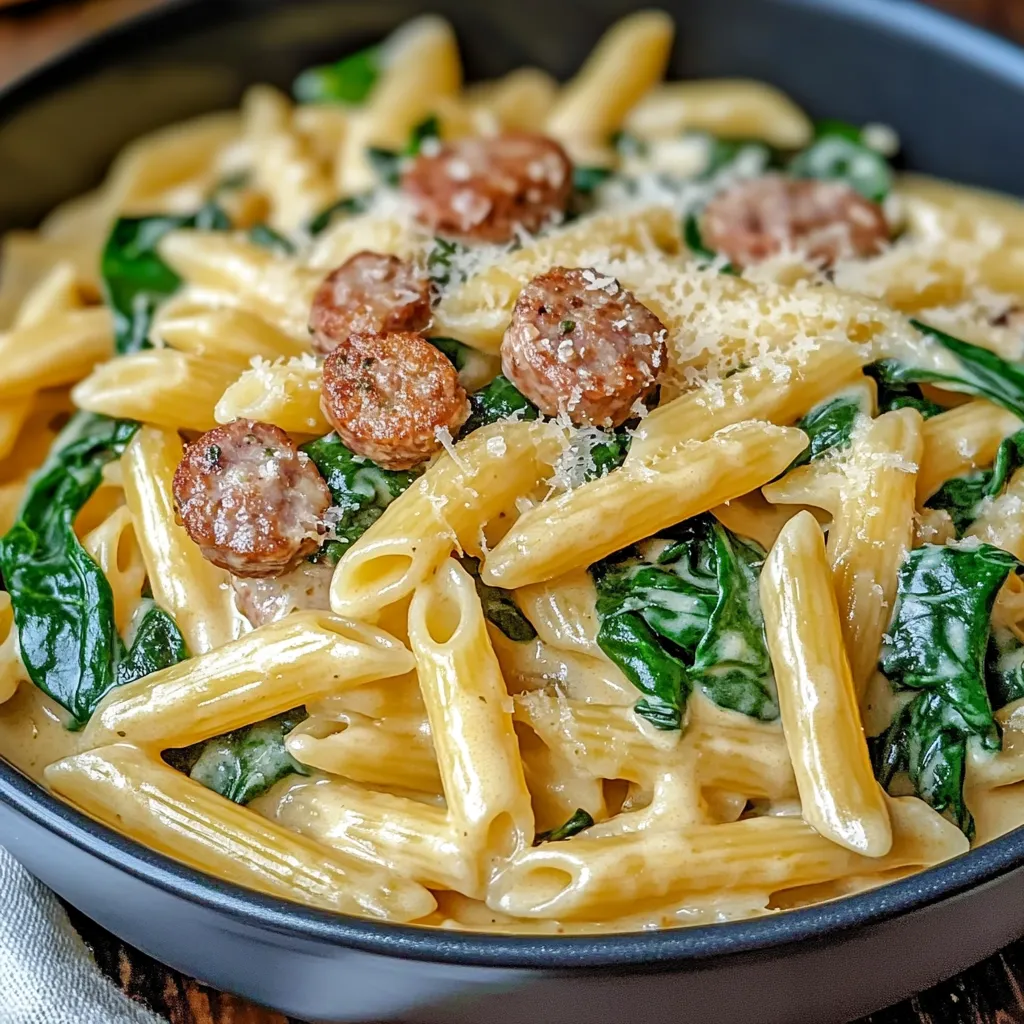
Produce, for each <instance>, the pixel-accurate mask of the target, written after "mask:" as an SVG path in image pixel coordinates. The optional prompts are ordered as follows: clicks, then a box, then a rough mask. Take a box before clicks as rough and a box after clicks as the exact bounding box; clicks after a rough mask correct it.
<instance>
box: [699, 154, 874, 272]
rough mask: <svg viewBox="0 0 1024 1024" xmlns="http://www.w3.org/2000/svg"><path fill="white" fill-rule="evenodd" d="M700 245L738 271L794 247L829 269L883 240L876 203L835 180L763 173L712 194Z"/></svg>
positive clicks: (867, 251) (868, 251) (867, 253)
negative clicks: (714, 194)
mask: <svg viewBox="0 0 1024 1024" xmlns="http://www.w3.org/2000/svg"><path fill="white" fill-rule="evenodd" d="M701 233H702V235H703V239H704V243H705V244H706V245H707V246H708V248H710V249H713V250H714V251H715V252H720V253H722V254H723V255H725V256H727V257H728V258H729V260H730V262H732V263H733V264H735V265H736V266H738V267H748V266H750V265H751V264H752V263H757V262H759V261H760V260H763V259H766V258H767V257H769V256H774V255H776V254H777V253H779V252H782V251H783V250H785V249H797V250H800V251H801V252H805V253H807V255H808V256H809V257H811V259H813V260H816V261H818V262H820V263H821V264H822V265H823V266H825V267H829V266H831V265H832V264H833V263H835V262H836V260H838V259H842V258H844V257H852V256H856V257H864V256H873V255H876V254H877V253H879V252H881V251H882V249H883V248H884V246H885V243H886V242H887V241H888V240H889V225H888V224H887V223H886V220H885V214H884V213H883V212H882V208H881V207H880V206H879V205H878V204H877V203H872V202H871V201H870V200H868V199H865V198H864V197H863V196H862V195H861V194H860V193H859V192H857V191H855V190H854V189H852V188H850V186H849V185H846V184H844V183H843V182H839V181H810V180H804V179H796V178H786V177H783V176H782V175H779V174H768V175H765V176H764V177H762V178H754V179H752V180H750V181H745V182H741V183H740V184H738V185H734V186H732V187H731V188H729V189H727V190H726V191H725V192H722V193H721V194H720V195H718V196H716V197H715V198H714V199H712V200H711V202H709V203H708V205H707V206H706V207H705V209H704V215H703V217H702V218H701Z"/></svg>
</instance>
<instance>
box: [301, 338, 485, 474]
mask: <svg viewBox="0 0 1024 1024" xmlns="http://www.w3.org/2000/svg"><path fill="white" fill-rule="evenodd" d="M320 404H321V406H322V408H323V410H324V415H325V416H326V417H327V419H328V421H329V422H330V424H331V426H332V427H334V429H335V430H336V431H337V432H338V436H339V437H340V438H341V439H342V441H344V442H345V444H347V445H348V446H349V448H351V449H352V451H354V452H356V453H357V454H359V455H365V456H366V457H367V458H368V459H372V460H373V461H374V462H375V463H377V465H378V466H383V467H384V468H385V469H411V468H412V467H413V466H416V465H418V464H419V463H421V462H423V461H425V460H426V459H429V458H430V456H431V455H433V454H434V453H435V452H436V451H438V450H439V449H440V448H441V441H440V439H439V437H438V434H439V433H441V432H443V431H445V430H447V431H448V432H449V433H450V434H451V436H452V437H454V436H455V435H456V434H457V433H458V431H459V428H460V427H461V426H462V424H463V423H465V421H466V419H467V417H468V416H469V400H468V399H467V397H466V392H465V390H464V389H463V387H462V385H461V384H460V383H459V375H458V372H457V371H456V369H455V367H454V366H453V365H452V364H451V362H449V360H448V359H447V358H446V357H445V356H444V355H443V354H442V353H441V352H440V351H439V350H438V349H436V348H435V347H434V346H433V345H431V344H430V342H428V341H427V340H426V339H425V338H423V336H422V335H419V334H413V333H409V332H397V333H392V334H377V335H352V336H351V337H350V338H348V339H347V340H346V341H345V342H343V343H342V344H340V345H339V346H338V347H337V348H336V349H335V350H334V351H333V352H332V353H331V354H330V355H329V356H328V357H327V359H326V360H325V361H324V380H323V393H322V396H321V399H320ZM442 436H443V433H442Z"/></svg>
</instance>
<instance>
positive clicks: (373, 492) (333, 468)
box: [300, 432, 422, 562]
mask: <svg viewBox="0 0 1024 1024" xmlns="http://www.w3.org/2000/svg"><path fill="white" fill-rule="evenodd" d="M300 450H301V451H303V452H305V453H306V454H307V455H308V456H309V457H310V458H311V459H312V460H313V463H314V465H315V466H316V468H317V469H319V470H320V474H321V475H322V476H323V478H324V481H325V482H326V484H327V486H328V488H329V489H330V492H331V499H332V502H333V508H334V510H335V513H336V514H337V515H338V517H339V518H338V520H337V522H336V523H335V526H334V540H331V541H328V543H327V544H326V545H324V547H323V548H322V549H321V550H322V552H323V554H324V557H328V558H330V560H331V561H333V562H336V561H337V560H338V558H340V557H341V556H342V555H343V554H344V553H345V551H346V550H347V549H348V548H349V546H350V545H352V544H354V543H355V542H356V541H357V540H358V539H359V538H360V537H361V536H362V535H363V534H364V533H365V532H366V531H367V530H368V529H369V528H370V527H371V526H372V525H373V524H374V523H375V522H376V521H377V520H378V519H380V517H381V516H382V515H383V514H384V509H386V508H387V507H388V505H390V504H391V502H393V501H394V500H395V498H397V497H398V496H399V495H400V494H402V493H403V492H404V491H406V490H407V489H408V488H409V487H410V486H411V485H412V483H413V481H414V480H415V479H416V478H417V477H418V476H419V475H420V473H421V472H422V470H390V469H381V468H380V466H378V465H377V464H376V463H374V462H371V461H370V460H369V459H367V458H364V457H363V456H362V455H356V453H355V452H353V451H352V450H351V449H350V448H348V447H346V446H345V445H344V444H343V443H342V442H341V439H340V438H339V437H338V435H337V434H335V433H333V432H332V433H330V434H327V435H325V436H324V437H321V438H318V439H317V440H315V441H308V442H307V443H306V444H304V445H302V446H301V449H300Z"/></svg>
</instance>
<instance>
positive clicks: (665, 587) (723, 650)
mask: <svg viewBox="0 0 1024 1024" xmlns="http://www.w3.org/2000/svg"><path fill="white" fill-rule="evenodd" d="M654 540H655V541H658V540H661V538H654ZM666 543H667V546H665V547H664V548H663V550H661V551H660V552H659V553H658V554H657V555H655V556H653V557H651V554H650V552H651V551H653V547H652V542H651V541H648V542H646V543H645V544H644V545H642V546H636V547H634V548H632V549H628V550H627V552H626V553H625V554H624V556H623V554H622V553H620V555H619V556H612V558H611V559H608V560H606V561H605V562H601V563H598V564H597V565H595V566H591V574H592V575H593V577H594V581H595V584H596V586H597V593H598V601H597V612H598V616H599V618H600V620H601V626H600V629H599V631H598V638H597V639H598V644H599V646H600V647H601V649H602V650H603V651H604V652H605V654H607V655H608V657H609V658H611V659H612V661H614V662H615V663H616V664H617V665H619V667H620V668H621V669H622V670H623V672H625V674H626V675H627V676H628V677H629V679H630V680H631V681H632V682H633V683H634V685H636V686H637V687H638V688H639V689H641V690H643V692H645V693H648V694H653V695H654V696H655V697H657V698H659V699H660V701H661V703H660V704H659V705H657V706H656V709H655V710H656V718H658V719H659V720H660V721H661V722H664V723H668V724H662V725H661V726H660V727H661V728H679V727H680V726H679V723H680V721H681V712H682V709H683V708H684V707H685V702H686V697H687V696H688V694H689V689H690V687H691V686H692V685H696V686H698V687H699V688H700V689H701V691H702V692H703V693H704V694H705V695H706V696H707V697H708V699H710V700H711V701H713V702H714V703H715V704H717V705H719V706H720V707H724V708H729V709H731V710H734V711H739V712H741V713H743V714H746V715H750V716H752V717H754V718H759V719H762V720H765V721H770V720H772V719H774V718H776V717H778V705H777V702H776V696H775V682H774V677H773V674H772V667H771V659H770V658H769V655H768V647H767V643H766V641H765V637H764V622H763V619H762V616H761V607H760V601H759V598H758V576H759V575H760V570H761V565H762V563H763V561H764V552H763V551H762V550H761V549H760V548H759V547H757V546H756V545H755V544H752V543H750V542H748V541H745V540H742V539H740V538H739V537H737V536H735V535H734V534H732V533H730V532H729V531H728V530H727V529H725V527H724V526H722V525H721V524H720V523H718V522H717V520H715V519H714V518H713V517H711V516H700V517H698V518H696V519H693V520H690V521H688V522H687V523H684V524H682V526H681V527H679V528H678V529H677V531H676V534H675V536H674V537H673V538H671V540H669V541H666ZM659 676H660V677H661V679H662V685H661V686H660V687H659V685H658V678H659ZM666 705H667V706H668V707H670V708H673V709H674V710H675V711H676V714H675V716H674V718H673V716H672V715H670V714H669V713H668V711H666V709H665V706H666ZM637 712H638V713H639V714H644V713H645V712H644V711H643V710H641V708H640V707H639V705H638V706H637ZM646 717H650V715H646ZM652 720H654V719H652ZM655 724H658V722H656V723H655Z"/></svg>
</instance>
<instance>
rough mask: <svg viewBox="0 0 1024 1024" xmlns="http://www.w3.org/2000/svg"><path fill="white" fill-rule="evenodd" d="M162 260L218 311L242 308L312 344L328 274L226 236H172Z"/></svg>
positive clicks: (166, 241)
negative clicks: (312, 321)
mask: <svg viewBox="0 0 1024 1024" xmlns="http://www.w3.org/2000/svg"><path fill="white" fill-rule="evenodd" d="M160 255H161V256H162V257H163V258H164V260H165V261H166V262H167V263H168V264H169V265H170V267H171V268H172V269H173V270H174V271H176V272H177V273H178V274H179V275H180V276H181V277H182V278H183V279H184V280H185V281H186V282H187V283H188V284H190V285H195V286H197V287H198V288H199V289H200V291H202V292H203V293H205V294H206V295H208V296H209V297H210V298H211V299H212V300H213V302H214V304H215V305H218V306H228V307H241V308H242V309H245V310H247V311H248V312H250V313H255V314H256V315H257V316H260V317H262V318H263V319H264V320H266V321H267V322H268V323H271V324H273V325H274V326H276V327H277V328H278V329H279V330H281V331H283V332H284V333H285V334H287V335H289V336H291V337H292V338H294V339H295V340H296V341H297V342H299V343H305V344H307V345H308V343H309V330H308V328H307V323H308V321H309V308H310V306H311V305H312V302H313V293H314V292H315V291H316V289H317V287H318V286H319V285H320V282H321V281H322V280H323V273H322V271H319V270H314V269H312V268H309V267H303V266H302V265H300V264H299V263H298V262H297V261H296V260H294V259H289V258H287V257H283V256H278V255H275V254H274V253H272V252H270V251H268V250H267V249H263V248H261V247H260V246H258V245H256V243H255V242H250V241H248V240H246V239H245V238H243V237H240V236H238V235H232V234H226V233H225V232H222V231H172V232H171V233H170V234H168V235H166V236H165V237H164V238H163V239H162V240H161V242H160Z"/></svg>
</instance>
